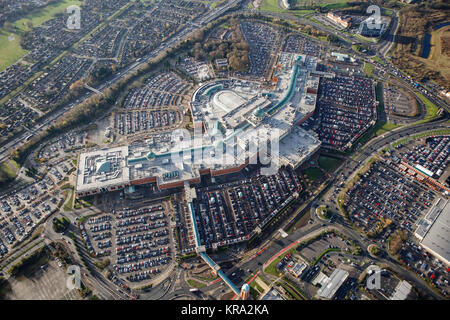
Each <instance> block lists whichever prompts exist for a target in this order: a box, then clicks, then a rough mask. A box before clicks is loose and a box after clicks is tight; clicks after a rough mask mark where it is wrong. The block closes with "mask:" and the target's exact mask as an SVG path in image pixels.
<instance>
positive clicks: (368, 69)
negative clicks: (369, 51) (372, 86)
mask: <svg viewBox="0 0 450 320" xmlns="http://www.w3.org/2000/svg"><path fill="white" fill-rule="evenodd" d="M363 70H364V73H365V74H366V76H368V77H370V76H372V74H373V65H372V64H370V63H366V62H364V69H363Z"/></svg>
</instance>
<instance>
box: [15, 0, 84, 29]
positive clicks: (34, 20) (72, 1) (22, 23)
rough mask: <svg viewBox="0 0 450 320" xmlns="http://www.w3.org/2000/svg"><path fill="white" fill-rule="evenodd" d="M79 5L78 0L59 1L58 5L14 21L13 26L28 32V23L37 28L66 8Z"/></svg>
mask: <svg viewBox="0 0 450 320" xmlns="http://www.w3.org/2000/svg"><path fill="white" fill-rule="evenodd" d="M81 4H82V2H81V1H79V0H61V1H60V2H58V3H55V4H52V5H49V6H46V7H44V8H41V9H39V10H36V11H34V12H31V13H29V14H27V15H26V16H25V17H23V18H22V19H20V20H17V21H15V22H14V26H15V27H17V28H18V29H19V30H20V31H28V30H29V29H30V28H29V27H28V25H29V24H30V23H31V24H32V25H33V27H36V26H39V25H41V24H43V23H44V22H46V21H48V20H50V19H51V18H53V17H54V15H55V14H57V13H60V12H65V11H66V9H67V7H69V6H71V5H77V6H80V5H81ZM81 14H83V11H81ZM63 27H65V26H63Z"/></svg>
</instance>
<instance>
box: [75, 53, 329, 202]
mask: <svg viewBox="0 0 450 320" xmlns="http://www.w3.org/2000/svg"><path fill="white" fill-rule="evenodd" d="M278 62H279V64H278V65H277V66H276V70H275V73H274V79H275V81H274V82H275V84H274V85H273V86H272V87H271V88H267V87H263V86H262V85H261V84H260V83H258V82H253V81H245V80H240V79H235V78H231V79H223V80H215V81H211V82H207V83H203V84H200V86H199V88H198V89H197V90H196V91H195V92H194V94H193V96H192V100H191V103H190V108H191V110H190V112H191V114H192V117H193V125H194V131H195V133H196V134H201V140H200V142H199V141H198V140H196V138H197V136H196V135H194V143H192V141H191V138H190V136H188V137H186V134H189V133H188V132H187V131H183V130H175V131H173V132H172V134H165V135H163V134H161V135H158V136H156V135H155V136H152V137H150V138H149V139H147V140H145V142H135V143H133V144H131V145H128V146H118V147H114V148H109V149H100V150H96V151H91V152H86V153H81V154H80V156H79V161H78V163H79V167H78V172H77V183H76V195H77V196H79V197H82V196H86V195H90V194H95V193H99V192H107V191H114V190H118V189H122V188H125V187H128V186H133V185H141V184H146V183H156V185H157V186H158V188H159V189H170V188H175V187H182V186H184V184H185V183H186V182H187V183H189V184H196V183H200V179H201V175H206V174H210V175H211V176H220V175H226V174H230V173H234V172H239V171H240V170H242V169H243V168H244V167H245V166H246V165H247V164H248V163H256V161H257V156H258V153H261V152H262V151H264V152H266V153H267V155H268V156H269V159H270V162H269V163H271V165H273V164H274V162H276V164H275V167H276V170H278V168H279V167H281V166H285V167H291V168H293V169H296V168H297V167H298V166H299V165H301V164H302V163H304V161H305V160H307V159H308V158H309V157H310V156H311V155H312V154H313V153H315V152H316V151H317V150H318V149H319V147H320V144H321V143H320V141H319V140H318V139H317V137H316V135H315V133H313V132H312V131H306V130H304V129H302V128H301V127H300V126H298V125H299V124H301V123H303V122H304V121H305V120H306V119H308V118H309V117H310V116H311V115H312V114H313V112H314V109H315V105H316V100H317V89H318V85H319V75H321V76H330V77H331V76H332V75H324V74H321V72H318V71H316V70H315V69H316V64H317V61H316V58H314V57H310V56H306V55H298V54H292V53H282V54H281V55H280V58H279V60H278ZM278 143H279V146H277V148H275V144H278ZM269 144H270V145H271V149H270V150H271V151H272V152H270V151H269V147H268V146H267V148H266V145H269ZM276 149H278V150H276ZM230 150H231V151H230ZM269 153H270V155H269ZM224 154H225V155H226V157H223V156H221V155H224ZM260 157H261V155H260ZM264 164H267V163H264ZM271 167H272V166H271ZM275 172H276V171H275ZM275 172H273V173H275ZM273 173H272V174H273Z"/></svg>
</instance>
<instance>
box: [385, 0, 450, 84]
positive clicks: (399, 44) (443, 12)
mask: <svg viewBox="0 0 450 320" xmlns="http://www.w3.org/2000/svg"><path fill="white" fill-rule="evenodd" d="M441 4H442V3H441V2H440V1H436V2H434V1H433V2H431V3H430V4H429V5H427V6H421V5H418V4H416V5H409V6H408V7H405V8H403V9H402V10H401V11H400V22H399V28H398V32H397V41H395V43H394V46H393V47H392V50H391V56H392V62H393V63H394V65H396V66H397V67H398V68H399V69H401V70H403V71H404V72H406V73H408V74H410V75H412V76H413V77H414V78H415V79H419V80H420V79H422V78H424V77H428V78H429V79H430V80H433V81H435V82H436V83H438V84H439V85H443V86H446V87H447V88H448V84H449V82H450V62H449V54H450V53H449V51H448V48H450V41H449V40H450V39H449V37H450V35H449V31H448V30H449V27H443V28H441V29H438V30H433V29H432V27H433V26H435V25H438V24H440V23H443V22H446V21H448V17H449V14H450V10H449V9H443V7H441ZM446 30H447V31H446ZM427 34H428V35H429V34H431V39H430V43H427V37H426V35H427ZM428 45H429V46H431V48H430V54H429V55H428V57H426V58H422V54H423V53H424V51H425V52H426V50H425V49H426V48H427V46H428Z"/></svg>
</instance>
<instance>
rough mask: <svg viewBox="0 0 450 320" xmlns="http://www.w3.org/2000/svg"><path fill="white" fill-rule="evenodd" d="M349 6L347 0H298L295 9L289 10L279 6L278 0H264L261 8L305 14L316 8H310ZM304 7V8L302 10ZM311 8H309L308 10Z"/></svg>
mask: <svg viewBox="0 0 450 320" xmlns="http://www.w3.org/2000/svg"><path fill="white" fill-rule="evenodd" d="M346 6H347V1H345V0H317V1H312V0H297V1H296V7H295V9H291V10H287V9H284V8H280V7H279V6H278V0H262V2H261V5H260V7H259V9H260V10H263V11H270V12H290V13H293V14H296V15H297V14H301V13H303V14H305V13H306V12H305V11H306V10H307V11H308V13H312V12H314V10H310V9H312V8H314V7H322V8H325V9H328V10H331V9H337V8H344V7H346ZM302 8H304V10H302ZM308 9H309V10H308Z"/></svg>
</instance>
